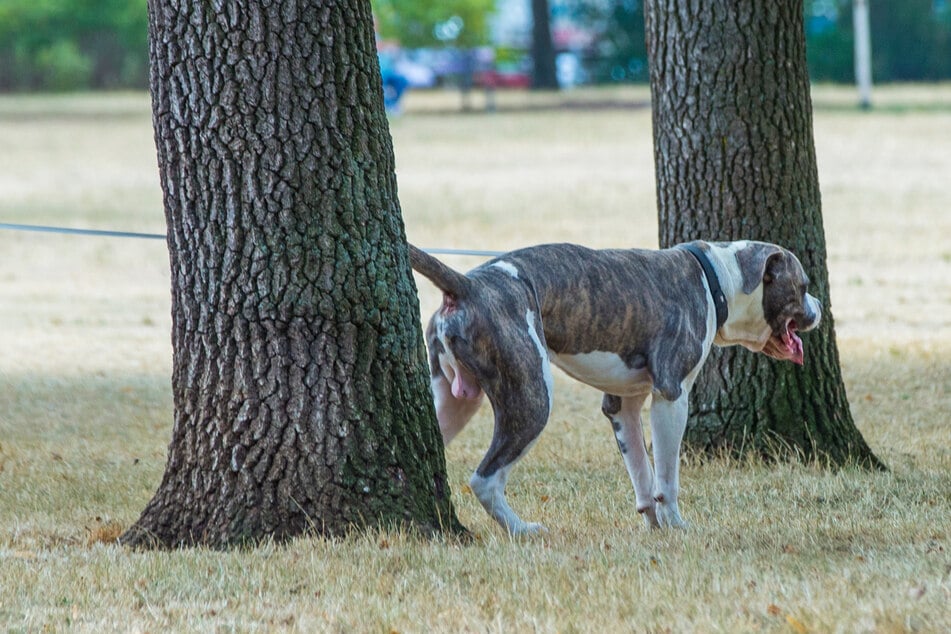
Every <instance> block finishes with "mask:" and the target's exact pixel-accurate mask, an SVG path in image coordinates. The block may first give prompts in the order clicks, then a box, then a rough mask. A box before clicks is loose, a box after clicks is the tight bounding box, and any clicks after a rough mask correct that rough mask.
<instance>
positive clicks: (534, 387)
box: [469, 310, 553, 535]
mask: <svg viewBox="0 0 951 634" xmlns="http://www.w3.org/2000/svg"><path fill="white" fill-rule="evenodd" d="M525 320H526V324H527V328H526V330H527V333H528V337H527V338H521V337H520V338H518V339H515V340H513V341H510V343H511V344H512V345H511V346H510V347H509V348H508V349H506V350H505V351H504V354H505V355H506V356H508V357H509V359H507V361H510V362H508V363H500V364H499V366H498V367H499V368H500V369H501V368H505V370H504V372H500V373H498V374H497V375H496V376H494V377H493V378H492V380H490V381H487V382H486V384H485V385H483V389H484V390H485V391H486V394H487V395H488V397H489V400H490V401H491V402H492V409H493V411H494V413H495V431H494V433H493V436H492V444H491V445H489V450H488V451H487V452H486V454H485V457H484V458H483V459H482V463H481V464H480V465H479V468H478V469H476V472H475V474H473V476H472V479H471V480H470V481H469V485H470V486H471V487H472V492H473V493H475V495H476V497H477V498H478V499H479V502H480V503H481V504H482V506H483V507H484V508H485V510H486V511H487V512H488V513H489V515H491V516H492V517H493V518H494V519H495V520H496V521H497V522H498V523H499V524H501V525H502V527H503V528H505V529H506V530H507V531H508V532H509V533H510V534H512V535H520V534H526V533H537V532H539V531H545V530H546V529H545V527H544V526H542V525H541V524H535V523H529V522H525V521H524V520H522V519H521V518H520V517H519V516H518V514H517V513H515V511H513V510H512V507H511V506H509V504H508V501H507V500H506V499H505V483H506V481H507V479H508V475H509V472H510V471H511V469H512V467H513V466H515V463H516V462H518V461H519V459H521V458H522V456H524V455H525V454H526V453H527V452H528V450H529V448H531V446H532V445H533V444H534V443H535V441H536V440H537V439H538V435H539V434H540V433H541V431H542V429H544V428H545V424H546V423H547V422H548V415H549V413H550V412H551V406H552V383H553V381H552V374H551V365H550V363H549V360H548V351H547V349H546V347H545V344H544V339H543V336H542V335H541V333H542V330H541V323H540V321H539V320H538V318H537V317H536V315H535V313H534V312H533V311H531V310H528V311H527V313H526V315H525ZM500 352H501V351H500Z"/></svg>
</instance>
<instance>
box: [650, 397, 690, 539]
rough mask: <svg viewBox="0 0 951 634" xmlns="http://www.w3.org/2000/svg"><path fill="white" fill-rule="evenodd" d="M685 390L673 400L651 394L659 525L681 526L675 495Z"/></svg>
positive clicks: (683, 421) (683, 422)
mask: <svg viewBox="0 0 951 634" xmlns="http://www.w3.org/2000/svg"><path fill="white" fill-rule="evenodd" d="M687 407H688V391H687V390H683V391H682V393H681V394H680V397H679V398H677V400H675V401H668V400H667V399H665V398H663V397H662V396H661V395H660V394H658V393H656V392H655V393H654V400H653V403H652V404H651V443H652V444H653V450H654V470H655V476H654V501H655V502H656V503H657V506H656V509H657V521H658V523H659V524H660V525H661V526H671V527H675V528H682V527H684V526H686V525H687V524H686V522H684V521H683V519H682V518H681V517H680V509H679V508H678V506H677V494H678V492H679V490H680V442H681V440H682V439H683V435H684V430H685V429H686V427H687Z"/></svg>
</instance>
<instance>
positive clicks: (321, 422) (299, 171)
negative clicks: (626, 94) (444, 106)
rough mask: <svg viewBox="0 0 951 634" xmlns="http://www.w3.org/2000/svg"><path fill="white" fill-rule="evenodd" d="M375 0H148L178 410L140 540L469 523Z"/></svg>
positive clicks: (227, 541)
mask: <svg viewBox="0 0 951 634" xmlns="http://www.w3.org/2000/svg"><path fill="white" fill-rule="evenodd" d="M372 25H373V22H372V17H371V14H370V3H369V1H368V0H354V1H349V2H330V3H325V2H320V1H318V0H301V1H298V2H294V1H293V0H286V1H282V2H273V3H258V2H254V1H253V0H240V1H235V2H227V3H217V2H198V1H195V0H150V2H149V32H150V55H151V64H152V75H151V87H152V99H153V112H154V125H155V139H156V145H157V149H158V163H159V170H160V174H161V183H162V189H163V192H164V201H165V209H166V217H167V224H168V235H169V238H168V244H169V251H170V260H171V273H172V276H171V279H172V344H173V348H174V357H173V374H172V390H173V395H174V404H175V424H174V429H173V432H172V440H171V444H170V446H169V449H168V463H167V465H166V470H165V475H164V477H163V479H162V482H161V485H160V486H159V488H158V491H157V492H156V493H155V496H154V498H153V499H152V501H151V502H149V504H148V506H147V507H146V509H145V510H144V511H143V513H142V516H141V518H140V519H139V520H138V522H137V523H136V524H135V525H133V526H132V527H131V528H130V529H129V531H128V532H127V533H126V534H125V535H124V536H123V541H124V542H125V543H128V544H133V545H156V546H176V545H191V544H205V545H211V546H214V547H223V546H228V545H231V544H234V543H240V542H243V541H248V540H252V541H253V540H257V539H260V538H263V537H273V538H276V539H284V538H288V537H291V536H294V535H298V534H300V533H302V532H307V531H312V532H315V533H319V534H339V533H342V532H344V531H346V530H348V529H349V528H352V527H364V526H375V525H390V524H401V525H408V526H413V527H419V528H422V529H423V530H425V531H438V530H440V529H448V530H457V529H459V528H461V527H460V526H459V524H458V521H457V520H456V518H455V515H454V511H453V508H452V505H451V502H450V497H449V487H448V485H447V482H446V476H445V464H444V458H443V448H442V441H441V439H440V436H439V433H438V427H437V423H436V420H435V414H434V410H433V406H432V402H431V395H430V391H429V384H428V378H427V373H426V368H425V359H424V349H423V340H422V332H421V328H420V325H419V308H418V303H417V299H416V289H415V285H414V283H413V280H412V276H411V273H410V268H409V264H408V253H407V251H406V247H405V237H404V233H403V225H402V220H401V216H400V210H399V204H398V201H397V197H396V178H395V172H394V160H393V150H392V146H391V141H390V137H389V130H388V127H387V123H386V117H385V114H384V109H383V98H382V84H381V79H380V72H379V66H378V63H377V61H376V56H375V44H374V35H373V26H372Z"/></svg>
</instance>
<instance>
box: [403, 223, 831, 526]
mask: <svg viewBox="0 0 951 634" xmlns="http://www.w3.org/2000/svg"><path fill="white" fill-rule="evenodd" d="M410 259H411V262H412V266H413V268H414V269H416V270H417V271H418V272H419V273H421V274H423V275H424V276H426V277H427V278H429V279H430V280H431V281H432V282H433V284H435V285H436V286H437V287H438V288H439V289H440V290H442V292H443V302H442V307H441V308H440V309H439V310H438V311H437V312H436V313H435V314H434V315H433V317H432V319H431V320H430V322H429V326H428V328H427V331H426V340H427V344H428V347H429V358H430V370H431V374H432V390H433V395H434V398H435V402H436V413H437V417H438V419H439V426H440V430H441V431H442V436H443V439H444V441H445V442H446V443H448V442H449V441H451V440H452V439H453V437H455V435H456V434H458V433H459V431H460V430H461V429H462V428H463V427H464V426H465V424H466V423H467V422H468V421H469V419H470V418H471V417H472V415H473V414H474V413H475V411H476V410H477V409H478V407H479V404H480V402H481V400H482V395H483V394H486V395H487V396H488V397H489V401H490V402H491V403H492V409H493V411H494V413H495V432H494V435H493V437H492V443H491V445H490V446H489V449H488V451H487V452H486V454H485V458H483V460H482V463H481V464H480V465H479V467H478V468H477V469H476V471H475V474H473V476H472V479H471V480H470V485H471V487H472V491H473V492H474V493H475V495H476V497H478V499H479V501H480V502H481V503H482V506H484V507H485V509H486V511H488V513H489V515H491V516H492V517H493V518H495V519H496V520H497V521H498V522H499V523H500V524H501V525H502V526H503V527H504V528H505V529H507V530H508V531H509V532H510V533H513V534H520V533H531V532H537V531H539V530H544V527H543V526H542V525H540V524H534V523H527V522H525V521H523V520H522V519H521V518H520V517H519V516H518V515H517V514H516V513H515V511H513V510H512V508H511V507H510V506H509V504H508V502H507V501H506V499H505V483H506V480H507V478H508V475H509V472H510V471H511V469H512V467H513V466H514V465H515V463H516V462H517V461H518V460H519V459H520V458H521V457H522V456H524V455H525V453H526V452H527V451H528V449H529V447H531V445H532V444H533V443H534V442H535V440H536V439H537V438H538V435H539V433H540V432H541V431H542V429H543V428H544V427H545V423H546V422H547V421H548V416H549V413H550V412H551V408H552V373H551V366H550V363H554V364H555V365H557V366H558V367H559V368H561V369H562V370H564V371H565V373H567V374H568V375H569V376H572V377H574V378H575V379H577V380H579V381H581V382H583V383H587V384H588V385H591V386H593V387H595V388H597V389H599V390H601V391H603V392H604V400H603V402H602V411H603V412H604V414H605V415H606V416H607V417H608V418H609V419H610V420H611V424H612V426H613V428H614V434H615V437H616V439H617V443H618V447H619V448H620V450H621V454H622V456H623V459H624V463H625V465H626V466H627V470H628V473H629V474H630V477H631V481H632V482H633V484H634V493H635V496H636V498H637V511H638V512H639V513H642V514H643V515H644V518H645V520H646V522H647V525H648V526H651V527H658V526H674V527H678V526H683V525H684V521H683V520H682V519H681V517H680V511H679V509H678V507H677V493H678V470H679V462H680V442H681V438H682V437H683V433H684V428H685V425H686V421H687V395H688V393H689V392H690V388H691V387H692V385H693V382H694V379H695V378H696V376H697V373H698V371H699V370H700V367H701V366H702V365H703V362H704V361H705V360H706V358H707V354H708V353H709V352H710V348H711V346H712V345H713V344H716V345H720V346H729V345H736V344H739V345H742V346H745V347H746V348H749V349H750V350H753V351H756V352H763V353H765V354H767V355H769V356H771V357H774V358H776V359H785V360H790V361H793V362H795V363H799V364H802V362H803V348H802V340H801V339H800V338H799V337H798V335H797V334H796V332H797V331H806V330H810V329H812V328H814V327H815V326H816V325H817V324H818V323H819V319H820V315H821V309H820V305H819V302H818V301H817V300H816V298H815V297H813V296H812V295H809V294H808V293H807V292H806V287H807V285H808V282H809V280H808V278H807V277H806V274H805V273H804V272H803V268H802V264H800V262H799V260H798V259H797V258H796V256H795V255H793V254H792V253H790V252H789V251H787V250H786V249H783V248H781V247H779V246H776V245H773V244H768V243H763V242H747V241H743V242H731V243H706V242H692V243H689V244H684V245H678V246H677V247H674V248H671V249H664V250H660V251H649V250H640V249H631V250H614V249H610V250H592V249H588V248H585V247H582V246H577V245H572V244H549V245H541V246H535V247H529V248H525V249H519V250H517V251H512V252H511V253H508V254H505V255H503V256H501V257H498V258H496V259H494V260H492V261H490V262H487V263H485V264H483V265H482V266H479V267H477V268H476V269H474V270H472V271H470V272H469V273H468V274H467V275H463V274H462V273H459V272H457V271H455V270H453V269H451V268H449V267H447V266H446V265H444V264H443V263H442V262H440V261H439V260H437V259H435V258H433V257H432V256H430V255H428V254H426V253H425V252H423V251H421V250H419V249H417V248H415V247H413V246H412V245H411V246H410ZM649 394H650V395H652V396H653V399H652V403H651V416H650V426H651V437H652V445H653V454H654V468H653V469H652V468H651V463H650V459H649V458H648V455H647V449H646V447H645V444H644V436H643V430H642V428H641V419H640V412H641V407H642V405H643V404H644V402H645V400H646V399H647V396H648V395H649ZM655 470H656V471H655Z"/></svg>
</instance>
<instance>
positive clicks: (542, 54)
mask: <svg viewBox="0 0 951 634" xmlns="http://www.w3.org/2000/svg"><path fill="white" fill-rule="evenodd" d="M531 3H532V63H533V67H532V88H535V89H539V90H558V73H557V72H556V70H555V45H554V43H553V42H552V39H551V7H549V4H548V0H531Z"/></svg>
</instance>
